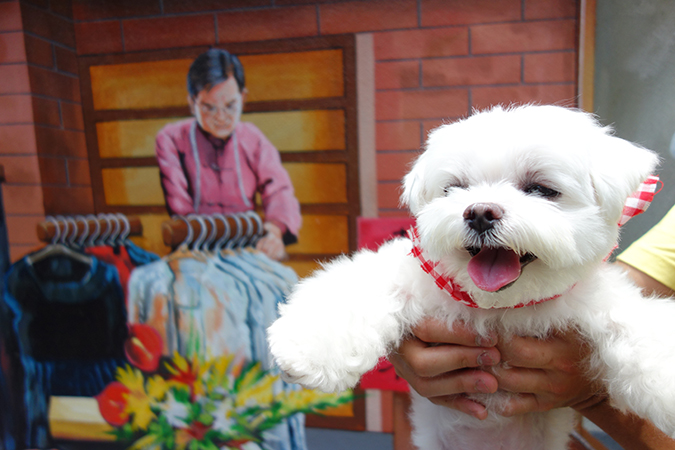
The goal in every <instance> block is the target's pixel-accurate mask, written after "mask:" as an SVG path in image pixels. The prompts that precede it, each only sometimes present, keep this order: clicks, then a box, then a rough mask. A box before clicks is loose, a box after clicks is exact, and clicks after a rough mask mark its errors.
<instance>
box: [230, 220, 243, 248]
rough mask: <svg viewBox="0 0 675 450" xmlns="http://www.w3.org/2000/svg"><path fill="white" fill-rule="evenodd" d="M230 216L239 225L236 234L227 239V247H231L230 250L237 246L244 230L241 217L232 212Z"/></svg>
mask: <svg viewBox="0 0 675 450" xmlns="http://www.w3.org/2000/svg"><path fill="white" fill-rule="evenodd" d="M230 217H231V218H232V219H233V220H234V223H235V225H236V226H237V228H236V234H235V235H234V236H231V237H230V240H229V241H227V243H226V244H225V248H226V249H229V250H233V249H234V248H235V247H236V246H237V244H238V243H239V240H240V238H241V235H242V234H243V231H244V230H243V229H242V226H241V222H239V218H238V217H237V215H236V214H232V215H231V216H230Z"/></svg>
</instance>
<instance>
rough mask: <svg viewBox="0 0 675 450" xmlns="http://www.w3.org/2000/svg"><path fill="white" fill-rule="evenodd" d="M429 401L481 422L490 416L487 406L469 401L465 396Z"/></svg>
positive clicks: (451, 396)
mask: <svg viewBox="0 0 675 450" xmlns="http://www.w3.org/2000/svg"><path fill="white" fill-rule="evenodd" d="M429 401H430V402H431V403H434V404H436V405H439V406H445V407H446V408H452V409H456V410H458V411H461V412H463V413H464V414H468V415H470V416H473V417H475V418H476V419H479V420H485V419H487V416H488V411H487V409H486V408H485V406H483V405H482V404H480V403H478V402H476V401H473V400H469V399H468V398H467V397H466V396H465V395H461V394H458V395H443V396H439V397H432V398H430V399H429Z"/></svg>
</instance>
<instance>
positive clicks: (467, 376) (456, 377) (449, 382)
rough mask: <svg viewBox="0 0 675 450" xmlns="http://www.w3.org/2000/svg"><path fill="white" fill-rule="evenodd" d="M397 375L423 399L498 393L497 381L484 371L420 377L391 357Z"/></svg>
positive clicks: (396, 356)
mask: <svg viewBox="0 0 675 450" xmlns="http://www.w3.org/2000/svg"><path fill="white" fill-rule="evenodd" d="M389 360H390V361H391V362H392V364H393V365H394V369H395V370H396V373H397V374H398V376H400V377H401V378H404V379H405V380H407V381H408V383H409V384H410V386H411V387H412V388H413V389H414V390H415V391H417V393H419V394H420V395H421V396H422V397H427V398H431V397H439V396H446V395H453V394H462V393H470V394H473V393H493V392H496V391H497V388H498V383H497V379H496V378H495V377H494V376H493V375H491V374H489V373H487V372H484V371H482V370H477V369H465V370H454V371H452V372H447V373H442V374H440V375H438V376H431V377H425V376H420V375H419V374H418V373H416V372H415V371H414V370H413V369H412V368H411V367H410V366H408V365H407V364H406V362H405V361H403V360H402V359H401V358H400V357H399V356H398V355H390V357H389Z"/></svg>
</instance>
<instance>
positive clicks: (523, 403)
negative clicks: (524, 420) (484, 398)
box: [499, 394, 549, 417]
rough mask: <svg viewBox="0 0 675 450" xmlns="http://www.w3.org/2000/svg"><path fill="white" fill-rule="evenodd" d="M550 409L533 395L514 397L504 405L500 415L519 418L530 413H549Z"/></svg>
mask: <svg viewBox="0 0 675 450" xmlns="http://www.w3.org/2000/svg"><path fill="white" fill-rule="evenodd" d="M548 409H549V408H547V407H545V406H543V405H542V404H541V403H540V399H539V398H538V397H537V396H535V395H533V394H518V395H514V396H513V397H511V398H510V399H509V401H508V402H507V403H506V404H504V405H503V407H502V410H501V411H499V414H500V415H502V416H505V417H511V416H517V415H520V414H526V413H530V412H539V411H548Z"/></svg>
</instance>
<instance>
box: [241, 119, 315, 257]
mask: <svg viewBox="0 0 675 450" xmlns="http://www.w3.org/2000/svg"><path fill="white" fill-rule="evenodd" d="M244 125H246V126H247V127H248V132H249V133H252V134H253V135H254V136H255V141H256V145H255V150H253V152H252V155H251V156H250V158H249V164H251V166H252V167H251V168H252V170H253V171H254V172H255V174H256V178H257V189H258V192H260V199H261V202H262V207H263V210H264V212H265V221H266V222H270V223H272V224H274V225H276V226H277V227H278V228H279V230H281V233H282V236H283V237H284V240H285V241H288V242H284V243H285V244H289V243H293V242H295V240H296V238H297V235H298V231H299V230H300V225H301V223H302V216H301V215H300V203H299V202H298V200H297V198H296V197H295V190H294V189H293V183H292V182H291V178H290V177H289V175H288V172H287V171H286V169H285V168H284V167H283V165H282V163H281V155H280V154H279V150H277V148H276V147H275V146H274V145H273V144H272V143H271V142H270V141H269V139H267V138H266V137H265V135H264V134H262V132H261V131H260V130H258V129H257V128H256V127H255V126H254V125H252V124H248V123H247V124H244ZM289 238H290V241H289Z"/></svg>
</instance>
